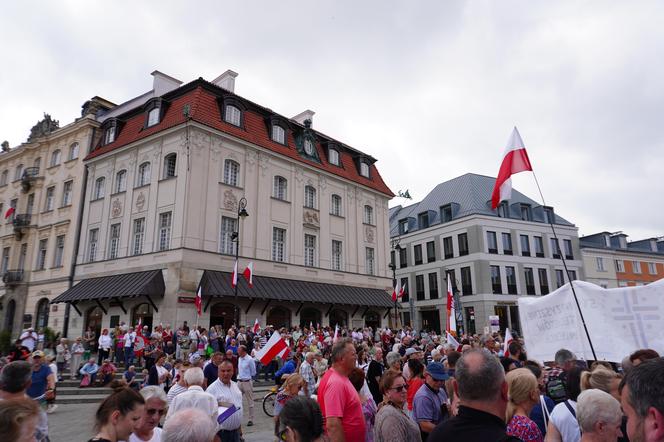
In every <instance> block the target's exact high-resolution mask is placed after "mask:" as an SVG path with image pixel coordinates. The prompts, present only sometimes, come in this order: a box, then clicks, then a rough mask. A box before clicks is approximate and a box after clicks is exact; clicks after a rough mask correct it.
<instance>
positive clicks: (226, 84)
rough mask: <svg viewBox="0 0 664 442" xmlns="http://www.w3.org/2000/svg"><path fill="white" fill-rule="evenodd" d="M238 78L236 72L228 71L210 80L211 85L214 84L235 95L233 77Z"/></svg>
mask: <svg viewBox="0 0 664 442" xmlns="http://www.w3.org/2000/svg"><path fill="white" fill-rule="evenodd" d="M237 76H238V73H237V72H234V71H231V70H230V69H229V70H227V71H226V72H224V73H223V74H221V75H220V76H218V77H217V78H215V79H214V80H212V84H216V85H217V86H219V87H220V88H222V89H226V90H227V91H229V92H233V93H235V77H237Z"/></svg>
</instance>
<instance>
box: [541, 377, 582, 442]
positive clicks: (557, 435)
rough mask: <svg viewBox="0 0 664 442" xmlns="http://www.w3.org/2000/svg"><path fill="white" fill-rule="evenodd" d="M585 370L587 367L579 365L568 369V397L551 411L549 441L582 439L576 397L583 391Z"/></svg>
mask: <svg viewBox="0 0 664 442" xmlns="http://www.w3.org/2000/svg"><path fill="white" fill-rule="evenodd" d="M584 371H585V369H583V368H581V367H578V366H574V367H572V368H571V369H570V370H569V371H567V376H566V379H567V382H566V383H565V390H566V394H567V397H568V399H567V400H565V401H563V402H561V403H559V404H557V405H556V406H555V407H554V409H553V411H552V412H551V419H550V420H549V425H548V427H547V429H546V440H547V442H556V441H563V442H578V441H579V439H581V433H580V432H579V423H578V421H577V420H576V399H577V398H578V397H579V394H580V393H581V375H582V373H583V372H584ZM549 382H550V381H549Z"/></svg>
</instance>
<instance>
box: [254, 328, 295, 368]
mask: <svg viewBox="0 0 664 442" xmlns="http://www.w3.org/2000/svg"><path fill="white" fill-rule="evenodd" d="M286 349H288V345H287V344H286V341H285V340H284V339H283V338H282V337H281V335H280V334H279V332H278V331H275V332H274V333H272V336H270V339H268V341H267V343H265V345H264V346H263V348H261V349H260V350H258V352H257V353H256V358H258V360H259V361H261V364H263V365H267V364H269V363H270V361H272V360H273V359H274V358H276V357H277V356H278V355H279V354H281V353H282V352H283V351H284V350H286Z"/></svg>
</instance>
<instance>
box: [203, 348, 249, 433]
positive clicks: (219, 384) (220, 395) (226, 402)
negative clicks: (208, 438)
mask: <svg viewBox="0 0 664 442" xmlns="http://www.w3.org/2000/svg"><path fill="white" fill-rule="evenodd" d="M232 377H233V363H232V362H230V361H228V360H225V361H223V362H222V363H221V365H219V379H217V380H216V381H214V382H213V383H212V385H210V386H208V388H207V392H208V393H210V394H211V395H212V396H214V397H215V399H216V400H217V404H218V405H219V406H220V407H224V408H227V409H229V410H227V412H226V413H228V414H229V416H228V417H226V418H225V419H223V420H222V421H221V422H220V423H219V426H218V430H219V431H218V433H217V436H219V438H220V440H221V442H240V436H241V428H240V427H241V426H242V392H241V391H240V389H239V388H238V386H237V384H236V383H235V382H233V381H232V380H231V378H232ZM233 409H235V411H234V412H233ZM222 416H223V413H222ZM220 418H221V416H220Z"/></svg>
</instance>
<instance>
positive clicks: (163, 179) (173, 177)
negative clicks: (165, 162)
mask: <svg viewBox="0 0 664 442" xmlns="http://www.w3.org/2000/svg"><path fill="white" fill-rule="evenodd" d="M177 177H178V176H177V175H173V176H168V177H166V178H162V179H160V180H159V181H157V182H158V183H161V182H163V181H170V180H174V179H176V178H177Z"/></svg>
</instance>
